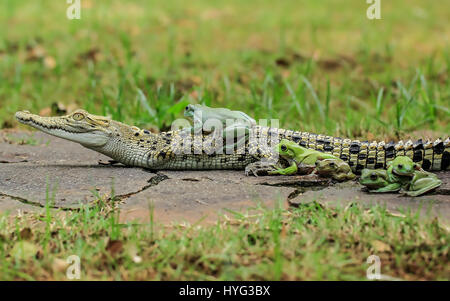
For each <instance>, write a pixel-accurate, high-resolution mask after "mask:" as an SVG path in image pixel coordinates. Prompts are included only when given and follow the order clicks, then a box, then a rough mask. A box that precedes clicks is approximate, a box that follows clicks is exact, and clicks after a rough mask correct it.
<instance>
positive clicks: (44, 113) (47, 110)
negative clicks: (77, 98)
mask: <svg viewBox="0 0 450 301" xmlns="http://www.w3.org/2000/svg"><path fill="white" fill-rule="evenodd" d="M39 115H41V116H51V115H52V109H51V108H49V107H47V108H43V109H42V110H40V111H39Z"/></svg>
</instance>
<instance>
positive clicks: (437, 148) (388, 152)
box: [280, 130, 450, 172]
mask: <svg viewBox="0 0 450 301" xmlns="http://www.w3.org/2000/svg"><path fill="white" fill-rule="evenodd" d="M280 134H281V137H280V138H286V139H289V140H292V141H294V142H296V143H298V144H299V145H300V146H303V147H307V148H311V149H315V150H318V151H322V152H325V153H329V154H332V155H334V156H336V157H338V158H341V159H342V160H344V161H346V162H347V163H348V164H349V165H350V167H351V168H352V170H353V171H354V172H360V171H361V170H362V169H364V168H370V169H377V168H386V165H387V164H388V162H389V161H392V160H393V159H394V158H395V157H397V156H408V157H410V158H411V159H412V160H413V161H414V162H416V163H418V164H420V165H421V166H422V167H423V169H425V170H435V171H437V170H450V138H447V139H445V140H441V139H436V140H435V141H429V140H427V141H425V142H424V141H423V140H422V139H420V140H417V141H416V142H413V141H411V140H409V141H406V142H403V141H399V142H397V143H394V142H388V143H386V142H384V141H380V142H377V141H372V142H369V141H359V140H351V139H344V138H340V137H332V136H326V135H316V134H312V133H308V132H297V131H290V130H285V131H282V132H281V133H280Z"/></svg>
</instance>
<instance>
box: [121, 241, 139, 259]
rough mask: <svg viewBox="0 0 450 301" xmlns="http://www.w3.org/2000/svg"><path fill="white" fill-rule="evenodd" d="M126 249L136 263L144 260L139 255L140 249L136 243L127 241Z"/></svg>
mask: <svg viewBox="0 0 450 301" xmlns="http://www.w3.org/2000/svg"><path fill="white" fill-rule="evenodd" d="M125 250H126V253H127V254H128V256H130V258H131V260H133V262H135V263H141V262H142V257H141V256H139V255H138V250H137V247H136V244H134V243H131V242H129V243H127V244H126V245H125Z"/></svg>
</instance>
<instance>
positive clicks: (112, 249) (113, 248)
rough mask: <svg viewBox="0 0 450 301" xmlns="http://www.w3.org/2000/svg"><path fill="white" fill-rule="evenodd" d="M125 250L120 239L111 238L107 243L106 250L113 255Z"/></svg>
mask: <svg viewBox="0 0 450 301" xmlns="http://www.w3.org/2000/svg"><path fill="white" fill-rule="evenodd" d="M122 250H123V242H122V241H120V240H109V241H108V244H107V245H106V251H108V252H109V254H111V256H115V255H117V254H119V253H120V252H122Z"/></svg>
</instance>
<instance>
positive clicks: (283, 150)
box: [280, 144, 287, 152]
mask: <svg viewBox="0 0 450 301" xmlns="http://www.w3.org/2000/svg"><path fill="white" fill-rule="evenodd" d="M280 149H281V151H282V152H285V151H287V146H286V145H284V144H282V145H281V146H280Z"/></svg>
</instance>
